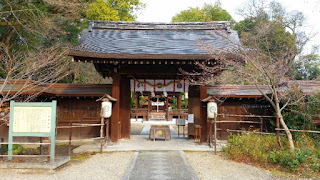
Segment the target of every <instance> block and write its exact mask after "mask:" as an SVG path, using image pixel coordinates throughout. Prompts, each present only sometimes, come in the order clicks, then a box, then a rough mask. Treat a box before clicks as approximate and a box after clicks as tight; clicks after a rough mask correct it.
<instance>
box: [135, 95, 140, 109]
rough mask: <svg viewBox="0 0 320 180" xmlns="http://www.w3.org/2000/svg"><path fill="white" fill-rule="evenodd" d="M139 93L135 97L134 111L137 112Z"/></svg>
mask: <svg viewBox="0 0 320 180" xmlns="http://www.w3.org/2000/svg"><path fill="white" fill-rule="evenodd" d="M139 97H140V96H139V93H136V97H135V109H136V110H137V109H138V108H139Z"/></svg>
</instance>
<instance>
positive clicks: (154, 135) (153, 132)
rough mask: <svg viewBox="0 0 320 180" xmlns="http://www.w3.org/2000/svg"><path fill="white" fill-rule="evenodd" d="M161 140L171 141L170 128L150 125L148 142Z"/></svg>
mask: <svg viewBox="0 0 320 180" xmlns="http://www.w3.org/2000/svg"><path fill="white" fill-rule="evenodd" d="M159 138H163V139H164V140H165V141H166V140H171V133H170V128H169V126H168V125H152V126H151V128H150V133H149V140H153V141H155V140H156V139H159Z"/></svg>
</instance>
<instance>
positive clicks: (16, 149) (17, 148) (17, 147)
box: [4, 144, 25, 155]
mask: <svg viewBox="0 0 320 180" xmlns="http://www.w3.org/2000/svg"><path fill="white" fill-rule="evenodd" d="M12 150H13V154H15V155H20V154H23V152H24V151H25V148H24V147H23V146H21V145H18V144H14V145H13V146H12ZM6 152H8V145H4V153H6Z"/></svg>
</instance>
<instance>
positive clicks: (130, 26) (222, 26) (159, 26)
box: [89, 21, 230, 31]
mask: <svg viewBox="0 0 320 180" xmlns="http://www.w3.org/2000/svg"><path fill="white" fill-rule="evenodd" d="M92 29H122V30H227V31H229V30H230V22H229V21H210V22H174V23H159V22H136V21H133V22H128V21H89V30H92Z"/></svg>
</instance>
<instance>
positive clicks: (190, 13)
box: [172, 1, 234, 23]
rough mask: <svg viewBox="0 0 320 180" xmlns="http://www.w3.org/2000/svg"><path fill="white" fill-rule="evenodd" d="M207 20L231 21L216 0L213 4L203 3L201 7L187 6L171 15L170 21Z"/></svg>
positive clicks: (229, 16)
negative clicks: (185, 8)
mask: <svg viewBox="0 0 320 180" xmlns="http://www.w3.org/2000/svg"><path fill="white" fill-rule="evenodd" d="M207 21H231V23H233V22H234V20H233V18H232V16H231V15H230V14H229V13H228V12H227V11H226V10H224V9H222V7H221V3H220V2H219V1H217V2H216V3H215V4H214V5H210V4H205V5H204V6H203V7H202V8H199V7H196V8H191V7H190V8H189V9H187V10H183V11H181V12H180V13H178V14H176V15H175V16H174V17H172V22H207Z"/></svg>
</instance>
